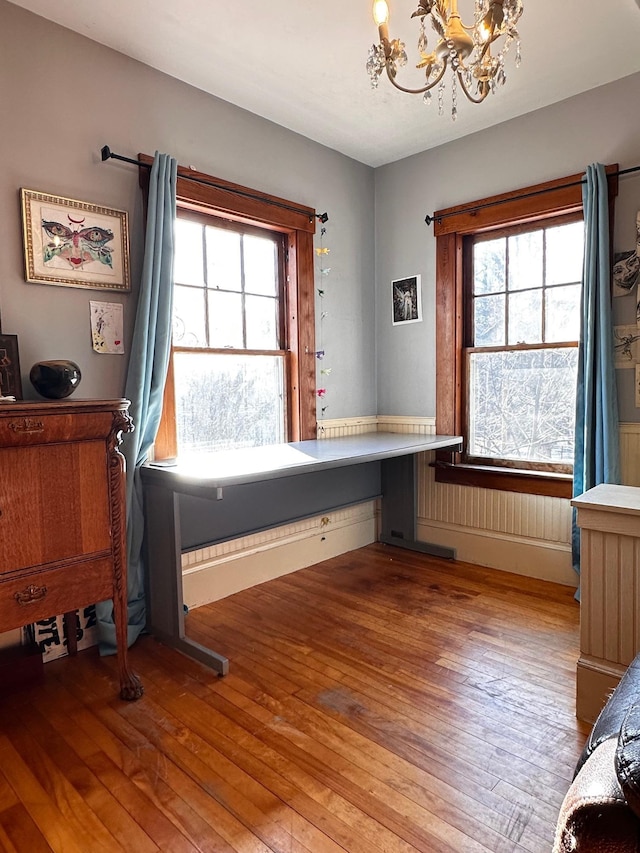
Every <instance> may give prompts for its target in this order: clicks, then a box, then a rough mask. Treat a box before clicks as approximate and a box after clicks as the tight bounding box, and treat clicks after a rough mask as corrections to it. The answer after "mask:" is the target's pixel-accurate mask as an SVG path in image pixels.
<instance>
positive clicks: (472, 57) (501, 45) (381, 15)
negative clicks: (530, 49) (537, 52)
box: [367, 0, 522, 121]
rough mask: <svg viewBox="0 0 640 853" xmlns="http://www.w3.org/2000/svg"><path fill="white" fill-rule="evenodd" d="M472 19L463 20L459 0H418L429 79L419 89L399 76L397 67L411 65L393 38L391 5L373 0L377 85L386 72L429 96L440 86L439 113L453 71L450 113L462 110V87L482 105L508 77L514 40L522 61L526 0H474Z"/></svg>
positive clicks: (371, 69)
mask: <svg viewBox="0 0 640 853" xmlns="http://www.w3.org/2000/svg"><path fill="white" fill-rule="evenodd" d="M473 3H474V7H475V8H474V16H475V17H474V22H473V25H472V26H469V27H467V26H465V25H464V24H463V23H462V20H461V18H460V14H459V12H458V0H418V8H417V9H416V11H415V12H414V13H413V14H412V15H411V17H412V18H418V19H419V33H418V54H419V57H420V59H419V62H418V64H417V65H416V68H418V69H424V73H425V76H426V82H425V84H424V85H423V86H420V87H419V88H417V89H408V88H406V87H405V86H401V85H400V84H399V83H398V81H397V80H396V75H397V73H398V68H401V67H403V66H404V65H406V64H407V61H408V60H407V52H406V48H405V45H404V43H403V42H402V41H400V39H390V38H389V26H388V24H389V7H388V5H387V2H386V0H374V4H373V17H374V20H375V22H376V24H377V25H378V33H379V35H380V43H379V44H374V45H372V47H371V49H370V50H369V57H368V59H367V71H368V73H369V77H370V78H371V85H372V87H373V88H374V89H375V88H377V86H378V80H379V78H380V75H381V74H382V72H383V71H386V72H387V77H388V78H389V80H390V81H391V82H392V83H393V85H394V86H395V87H396V89H399V90H400V91H401V92H408V93H409V94H411V95H423V96H424V101H425V103H427V104H428V103H430V101H431V90H432V89H434V88H436V87H437V93H438V112H439V113H440V115H442V113H443V112H444V93H445V88H446V84H445V74H446V72H447V69H450V70H451V118H452V119H453V120H454V121H455V119H456V118H457V115H458V88H461V89H462V91H463V92H464V94H465V96H466V97H467V98H468V99H469V100H470V101H472V102H473V103H474V104H480V103H482V101H484V99H485V98H486V97H487V95H488V94H489V92H495V90H496V88H497V87H498V86H500V85H503V84H504V83H505V81H506V79H507V78H506V73H505V57H506V55H507V52H508V51H509V49H510V48H511V46H512V45H513V44H514V43H515V64H516V67H518V66H519V65H520V36H519V34H518V30H517V28H516V25H517V23H518V21H519V19H520V16H521V15H522V0H473ZM427 18H428V19H429V20H430V22H431V26H432V27H433V29H434V31H435V33H436V42H435V45H434V46H433V48H430V45H429V44H428V40H427V28H426V21H427Z"/></svg>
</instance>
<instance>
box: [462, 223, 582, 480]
mask: <svg viewBox="0 0 640 853" xmlns="http://www.w3.org/2000/svg"><path fill="white" fill-rule="evenodd" d="M583 237H584V229H583V223H582V220H580V221H577V222H568V223H564V222H563V223H557V224H555V223H554V224H552V225H545V226H544V227H539V228H535V229H531V227H530V226H526V230H523V229H522V228H521V227H516V228H511V229H506V230H504V231H499V232H491V233H490V234H488V235H478V236H471V237H469V238H467V239H468V243H469V249H468V250H469V255H470V258H469V261H470V262H469V263H468V264H467V265H466V266H465V271H464V272H465V304H466V305H467V306H468V313H469V322H468V323H466V324H465V330H466V340H465V348H464V364H465V382H466V387H467V389H468V390H467V395H466V400H465V403H466V407H465V414H466V417H465V427H466V429H465V434H466V437H467V442H466V452H465V456H464V458H465V459H467V460H468V461H472V462H477V463H489V464H491V465H497V466H504V467H519V468H530V469H536V470H550V471H562V472H564V473H571V466H572V464H573V444H574V411H575V386H576V375H577V367H578V338H579V336H580V312H581V307H580V291H581V284H580V282H581V278H582V257H583V243H584V239H583Z"/></svg>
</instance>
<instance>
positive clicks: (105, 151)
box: [100, 145, 111, 162]
mask: <svg viewBox="0 0 640 853" xmlns="http://www.w3.org/2000/svg"><path fill="white" fill-rule="evenodd" d="M100 154H101V156H102V160H103V162H104V161H105V160H108V159H109V158H110V157H111V149H110V148H109V146H108V145H103V146H102V148H101V149H100Z"/></svg>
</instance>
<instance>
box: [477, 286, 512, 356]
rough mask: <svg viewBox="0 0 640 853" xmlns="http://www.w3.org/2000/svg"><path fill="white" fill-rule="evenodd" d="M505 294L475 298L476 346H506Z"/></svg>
mask: <svg viewBox="0 0 640 853" xmlns="http://www.w3.org/2000/svg"><path fill="white" fill-rule="evenodd" d="M504 299H505V297H504V294H502V295H500V296H480V297H478V298H477V299H474V302H473V314H474V318H473V320H474V346H476V347H489V346H494V347H499V346H504Z"/></svg>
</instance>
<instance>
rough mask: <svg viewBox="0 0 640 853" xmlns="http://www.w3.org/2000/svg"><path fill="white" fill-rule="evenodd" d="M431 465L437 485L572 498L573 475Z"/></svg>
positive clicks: (510, 469) (443, 463)
mask: <svg viewBox="0 0 640 853" xmlns="http://www.w3.org/2000/svg"><path fill="white" fill-rule="evenodd" d="M432 464H433V467H434V468H435V472H436V483H454V484H456V485H458V486H477V487H480V488H483V489H497V490H499V491H503V492H521V493H523V494H529V495H546V496H547V497H551V498H571V497H572V491H573V477H572V476H571V474H549V473H547V472H543V471H526V470H523V469H516V468H495V467H489V466H484V465H464V464H458V465H453V464H451V463H447V462H435V463H432Z"/></svg>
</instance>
